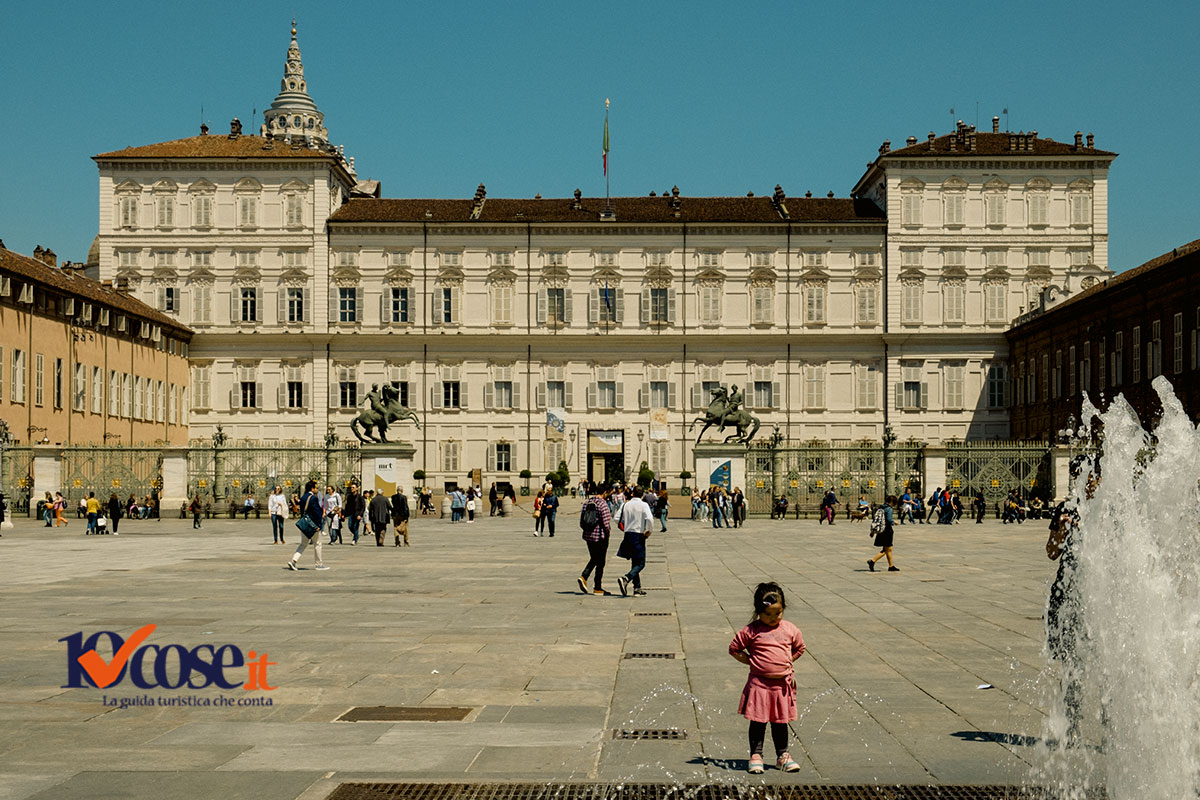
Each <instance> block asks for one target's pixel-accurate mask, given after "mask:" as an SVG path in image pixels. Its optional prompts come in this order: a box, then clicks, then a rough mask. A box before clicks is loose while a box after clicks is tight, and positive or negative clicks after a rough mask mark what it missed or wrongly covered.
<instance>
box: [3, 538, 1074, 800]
mask: <svg viewBox="0 0 1200 800" xmlns="http://www.w3.org/2000/svg"><path fill="white" fill-rule="evenodd" d="M572 522H573V520H572V519H571V517H570V515H560V523H561V524H560V525H559V535H558V536H556V537H555V538H553V539H551V538H548V537H540V538H535V537H532V536H530V535H529V534H530V531H529V527H528V526H529V520H528V519H525V518H509V519H499V518H487V517H484V518H482V519H480V520H478V521H477V522H476V523H474V524H472V525H450V524H448V523H447V522H444V521H441V520H431V519H428V518H420V517H418V518H417V519H415V520H413V523H412V533H411V539H412V542H413V546H412V547H409V548H395V547H391V546H388V547H382V548H380V547H376V546H374V544H373V543H367V542H365V541H363V542H360V544H358V545H357V546H350V545H340V546H329V545H326V546H325V547H324V548H323V549H324V555H325V560H326V563H328V564H329V565H330V566H331V567H332V568H331V569H330V570H328V571H317V570H314V569H312V566H313V564H314V561H313V556H312V555H311V551H310V552H309V553H306V554H305V557H304V559H303V566H304V567H305V569H304V570H303V571H301V572H289V571H286V570H284V569H283V568H282V567H283V564H284V562H285V561H286V559H287V558H288V557H289V556H290V554H291V553H292V551H293V549H294V548H293V547H292V546H282V545H273V544H271V533H270V526H269V523H268V522H267V521H266V520H260V521H258V522H256V521H254V520H250V521H242V520H236V521H230V520H211V521H206V522H205V524H204V527H203V528H202V529H201V530H200V531H193V530H191V524H190V521H183V520H162V521H131V522H128V523H127V524H125V525H123V529H122V535H121V536H120V537H112V536H104V537H85V536H82V535H81V533H82V529H81V528H79V527H77V526H70V527H68V528H67V529H58V530H55V529H46V528H44V527H42V526H41V523H40V522H37V521H26V520H18V521H17V526H16V528H15V530H12V531H9V532H6V533H5V534H4V536H3V538H0V564H2V565H3V579H0V607H3V608H4V609H6V612H7V613H6V614H5V615H4V616H3V618H0V798H14V800H15V799H16V798H30V797H47V798H48V797H55V798H72V797H79V798H83V797H89V798H90V797H105V796H112V797H123V798H150V797H154V798H161V797H167V798H170V797H175V796H179V797H183V796H187V797H189V798H205V797H214V798H221V800H228V798H231V797H238V796H256V797H266V798H281V799H282V798H304V800H313V799H314V798H324V797H325V796H326V795H328V793H329V792H330V791H332V789H333V788H335V787H336V786H337V785H338V783H339V782H341V781H349V780H363V779H367V780H382V781H387V780H418V781H444V780H488V781H492V780H505V781H520V780H533V781H544V780H546V779H551V780H556V781H591V780H615V781H670V782H675V781H682V782H690V781H701V782H704V781H718V782H722V783H727V782H745V781H747V780H749V777H748V776H747V775H746V774H745V772H744V770H745V759H746V748H747V746H746V722H745V720H744V719H742V718H741V717H740V716H738V715H737V713H736V706H737V698H738V696H739V694H740V691H741V687H742V684H743V683H744V681H745V677H746V675H745V668H744V667H743V666H742V665H740V664H738V663H736V662H735V661H733V659H731V658H729V656H728V654H727V652H726V648H727V645H728V642H729V640H730V639H731V638H732V636H733V634H734V632H735V631H736V630H737V629H739V628H740V627H741V626H743V625H745V624H746V623H747V622H748V621H749V618H750V600H751V593H752V591H753V587H754V585H755V584H756V583H758V582H759V581H762V580H768V579H769V580H775V581H777V582H779V583H780V584H781V585H782V586H783V587H784V588H785V590H786V592H787V599H788V609H787V612H786V616H787V618H789V619H790V620H792V621H793V622H795V623H796V624H797V626H799V627H800V629H801V630H802V631H803V633H804V636H805V640H806V642H807V645H808V652H807V654H806V655H805V656H804V657H803V658H802V659H801V660H800V661H798V662H797V664H796V682H797V687H798V707H799V712H800V716H799V719H797V720H796V721H795V722H794V723H792V725H791V726H790V727H791V736H792V744H791V749H792V753H793V755H794V756H795V757H796V760H797V761H798V762H800V764H801V768H802V769H801V772H800V773H799V775H796V776H783V775H781V774H779V773H778V772H777V771H775V770H768V772H767V773H766V775H765V776H763V777H762V778H761V780H763V781H765V782H767V783H780V782H817V783H822V782H825V783H845V784H867V783H877V782H879V783H898V782H899V783H904V782H913V783H922V784H938V783H944V784H960V783H970V784H985V783H1005V784H1014V785H1015V784H1020V783H1022V782H1023V781H1025V780H1026V778H1027V775H1028V771H1029V765H1030V764H1031V763H1032V762H1033V760H1034V754H1033V751H1034V750H1035V747H1034V744H1036V743H1037V741H1038V737H1039V736H1040V732H1041V725H1042V718H1043V715H1044V713H1045V703H1046V697H1045V695H1046V692H1045V691H1044V684H1045V680H1043V678H1044V674H1045V672H1046V665H1045V664H1044V662H1043V658H1042V644H1041V643H1042V635H1043V634H1042V622H1041V610H1042V607H1043V605H1044V601H1045V595H1046V586H1047V583H1048V581H1049V579H1050V577H1051V576H1052V574H1053V565H1051V564H1049V562H1047V560H1046V558H1045V555H1044V551H1043V544H1044V541H1045V527H1044V525H1042V524H1040V523H1030V524H1027V525H1024V526H1001V525H1000V524H999V523H997V522H994V521H988V522H987V523H985V524H983V525H979V526H975V525H971V524H965V525H957V526H905V527H902V528H898V529H897V539H896V550H895V553H896V558H897V563H898V565H899V566H900V567H901V572H898V573H887V572H875V573H871V572H869V571H868V570H867V569H866V564H865V562H866V559H867V557H868V556H870V555H871V554H872V553H873V552H874V551H873V549H872V548H871V547H870V542H869V539H868V537H867V535H866V527H865V525H851V524H841V523H839V525H837V526H835V527H833V528H829V527H826V526H818V524H817V523H816V522H815V521H799V522H794V521H790V520H789V521H784V522H778V521H768V520H751V521H750V522H749V523H748V524H747V525H746V526H745V527H744V528H742V529H736V530H734V529H723V530H720V531H717V530H714V529H712V528H711V527H710V526H708V525H705V524H700V523H693V522H691V521H689V520H674V521H673V522H672V524H671V525H670V530H669V531H668V532H667V533H658V532H656V533H655V535H654V536H652V537H651V539H650V540H649V542H648V563H647V565H646V569H645V572H644V573H643V584H644V586H645V587H646V588H647V596H646V597H640V598H633V597H629V598H624V597H621V596H620V595H619V594H618V595H615V596H612V597H596V596H592V595H582V594H580V593H579V592H578V590H577V588H576V587H575V577H576V576H577V575H578V570H579V569H580V568H581V567H582V566H583V564H584V563H585V562H586V560H587V552H586V549H585V547H584V545H583V543H582V542H581V541H580V540H579V536H578V533H577V531H576V530H575V529H574V527H573V525H572V524H571V523H572ZM881 563H882V562H881ZM627 565H628V562H626V561H624V560H623V559H619V558H617V557H616V547H615V546H613V547H612V548H611V549H610V552H609V563H608V568H607V570H606V576H605V585H606V587H608V588H609V589H610V590H615V589H616V577H617V576H618V575H619V574H620V573H621V572H622V571H623V570H624V569H626V568H627ZM646 612H657V613H658V614H659V616H643V615H641V614H645V613H646ZM148 623H154V624H156V625H157V626H158V627H157V629H156V630H155V632H154V633H153V634H152V635H151V638H149V639H148V640H147V643H148V644H155V645H158V646H161V647H166V645H168V644H179V645H182V646H184V647H186V648H189V649H190V648H195V647H197V646H199V645H209V646H212V647H213V648H218V647H220V646H221V645H224V644H233V645H236V646H237V647H238V648H240V649H241V650H242V652H243V653H246V652H247V651H250V650H254V651H256V654H261V653H267V654H268V659H269V661H270V662H271V663H270V667H269V672H268V681H269V684H270V685H272V686H276V687H277V688H275V689H273V690H270V691H254V690H252V691H247V690H244V689H241V688H237V689H231V690H221V689H218V688H215V687H211V686H210V687H207V688H197V689H191V688H188V687H183V688H178V689H164V688H152V689H146V690H141V689H138V688H136V687H135V686H133V685H132V684H131V680H130V679H129V678H128V677H125V678H124V679H123V680H122V681H121V682H119V683H118V684H116V685H114V686H111V687H109V688H107V689H95V688H91V687H88V688H63V685H64V684H65V683H66V681H67V663H66V646H65V644H64V643H62V642H60V641H59V640H60V639H62V638H63V637H66V636H69V635H70V634H73V633H76V632H81V633H83V635H84V637H87V636H89V635H91V634H92V633H95V632H97V631H100V630H111V631H114V632H117V633H118V634H119V635H121V636H122V637H128V636H129V635H131V634H132V633H133V631H135V630H137V629H138V628H140V627H141V626H143V625H146V624H148ZM154 652H155V651H151V654H150V655H149V657H148V658H147V659H146V663H145V665H144V668H143V674H145V675H147V676H150V675H152V674H153V672H154V669H153V658H154ZM636 652H652V653H673V654H674V655H675V658H674V659H669V660H668V659H626V658H624V657H623V656H624V655H625V654H626V653H636ZM99 654H100V655H101V657H102V658H104V659H105V660H108V659H109V658H110V657H111V656H112V648H111V645H110V643H108V642H107V641H103V640H102V641H101V644H100V645H99ZM166 663H167V664H169V665H174V666H176V667H177V664H178V661H177V657H176V655H170V656H169V657H168V659H167V662H166ZM167 672H168V673H171V670H170V669H168V670H167ZM231 672H232V671H231ZM248 677H249V676H248V668H246V667H242V668H241V669H240V670H239V671H238V680H239V681H245V680H247V679H248ZM984 684H986V685H991V686H993V687H994V688H991V689H979V688H977V687H978V686H980V685H984ZM105 698H109V699H110V700H111V698H124V699H126V700H130V699H139V698H141V699H144V700H147V701H148V702H153V703H158V702H160V701H163V702H167V701H172V700H175V699H178V698H192V699H194V700H198V701H199V700H208V701H209V702H210V703H215V702H219V701H222V700H225V701H233V703H235V704H234V705H227V706H215V705H210V706H195V705H192V706H179V705H166V706H164V705H157V704H156V705H135V706H130V707H128V708H123V709H122V708H116V707H113V706H111V705H106V704H105V703H106V700H105ZM245 698H252V699H254V698H259V699H262V700H263V701H264V702H265V701H266V700H269V701H270V703H271V704H270V705H249V706H247V705H243V706H238V705H236V703H237V702H238V701H239V700H243V699H245ZM379 705H397V706H425V707H432V706H469V707H471V708H472V709H473V711H472V713H471V714H470V715H469V716H468V717H467V719H466V720H465V721H462V722H358V723H348V722H338V721H336V720H337V718H338V717H339V716H341V714H343V713H344V712H345V711H347V710H348V709H350V708H351V707H353V706H379ZM644 728H672V729H678V730H679V731H682V732H683V733H684V734H685V735H686V738H684V739H682V740H680V741H647V740H626V739H617V738H614V737H613V731H614V729H644ZM1093 738H1094V737H1093ZM767 750H768V751H770V750H771V747H770V745H769V744H768V747H767ZM768 760H770V753H768ZM756 780H758V779H757V778H756Z"/></svg>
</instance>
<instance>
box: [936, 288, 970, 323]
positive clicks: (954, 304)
mask: <svg viewBox="0 0 1200 800" xmlns="http://www.w3.org/2000/svg"><path fill="white" fill-rule="evenodd" d="M965 295H966V287H964V286H963V282H962V281H950V282H948V283H946V284H944V285H943V286H942V302H943V304H944V306H943V309H944V317H943V321H944V322H945V323H946V324H948V325H961V324H963V322H964V321H965V320H966V308H965V306H966V299H965Z"/></svg>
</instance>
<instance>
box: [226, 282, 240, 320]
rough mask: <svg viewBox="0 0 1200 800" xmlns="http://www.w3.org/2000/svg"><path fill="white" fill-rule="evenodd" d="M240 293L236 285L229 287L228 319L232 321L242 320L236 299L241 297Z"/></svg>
mask: <svg viewBox="0 0 1200 800" xmlns="http://www.w3.org/2000/svg"><path fill="white" fill-rule="evenodd" d="M240 294H241V291H240V290H239V289H238V287H237V286H231V287H230V288H229V321H230V322H233V323H237V322H241V320H242V314H241V309H240V308H239V307H238V300H239V299H241V298H240V297H239V295H240Z"/></svg>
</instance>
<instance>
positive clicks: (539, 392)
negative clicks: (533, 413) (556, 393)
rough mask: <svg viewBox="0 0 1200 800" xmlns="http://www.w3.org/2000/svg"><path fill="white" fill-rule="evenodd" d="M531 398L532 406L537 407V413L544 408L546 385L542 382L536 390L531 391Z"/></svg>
mask: <svg viewBox="0 0 1200 800" xmlns="http://www.w3.org/2000/svg"><path fill="white" fill-rule="evenodd" d="M533 398H534V405H535V406H537V410H538V411H542V410H543V409H545V408H546V384H545V383H544V382H542V383H539V384H538V385H537V388H536V389H534V390H533Z"/></svg>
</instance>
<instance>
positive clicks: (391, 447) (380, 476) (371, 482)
mask: <svg viewBox="0 0 1200 800" xmlns="http://www.w3.org/2000/svg"><path fill="white" fill-rule="evenodd" d="M359 452H361V453H362V479H363V486H362V488H363V490H364V491H365V490H367V489H374V490H375V491H376V492H383V493H384V495H386V496H387V497H391V496H392V495H393V494H395V493H396V487H397V486H399V487H400V488H401V489H403V490H404V494H405V495H406V496H407V497H408V498H409V506H410V508H412V509H414V510H415V509H416V493H415V492H414V491H413V489H414V486H415V484H414V483H413V456H414V455H415V454H416V452H417V448H415V447H413V446H412V445H411V444H403V443H401V442H384V443H377V442H368V443H366V444H364V445H363V446H362V448H361V449H360V451H359Z"/></svg>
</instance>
